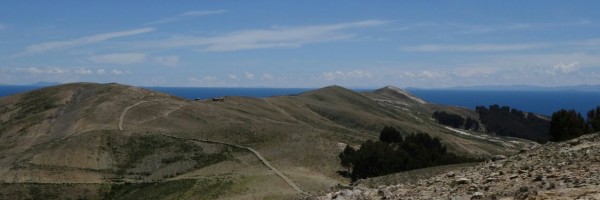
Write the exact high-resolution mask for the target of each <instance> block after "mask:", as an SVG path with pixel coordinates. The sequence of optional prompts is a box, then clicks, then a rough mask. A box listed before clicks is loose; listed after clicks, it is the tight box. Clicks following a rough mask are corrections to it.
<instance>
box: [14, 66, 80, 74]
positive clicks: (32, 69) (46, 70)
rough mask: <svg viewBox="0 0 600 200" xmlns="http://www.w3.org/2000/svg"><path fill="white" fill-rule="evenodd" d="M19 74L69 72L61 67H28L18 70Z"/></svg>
mask: <svg viewBox="0 0 600 200" xmlns="http://www.w3.org/2000/svg"><path fill="white" fill-rule="evenodd" d="M15 71H17V72H25V73H29V74H65V73H68V72H69V70H68V69H65V68H59V67H47V68H38V67H28V68H16V69H15Z"/></svg>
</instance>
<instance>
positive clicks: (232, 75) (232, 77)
mask: <svg viewBox="0 0 600 200" xmlns="http://www.w3.org/2000/svg"><path fill="white" fill-rule="evenodd" d="M227 76H228V77H229V79H231V80H237V79H238V77H237V76H236V75H235V74H229V75H227Z"/></svg>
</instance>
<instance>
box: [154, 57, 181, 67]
mask: <svg viewBox="0 0 600 200" xmlns="http://www.w3.org/2000/svg"><path fill="white" fill-rule="evenodd" d="M154 60H155V61H156V62H158V63H159V64H161V65H164V66H167V67H175V66H177V64H178V63H179V56H162V57H156V58H154Z"/></svg>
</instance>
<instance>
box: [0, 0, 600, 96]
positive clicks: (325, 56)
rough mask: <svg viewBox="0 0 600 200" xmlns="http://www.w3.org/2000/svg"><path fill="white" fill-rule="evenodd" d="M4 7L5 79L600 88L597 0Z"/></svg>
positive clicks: (0, 10)
mask: <svg viewBox="0 0 600 200" xmlns="http://www.w3.org/2000/svg"><path fill="white" fill-rule="evenodd" d="M1 4H2V6H0V83H4V84H28V83H34V82H38V81H47V82H61V83H66V82H82V81H85V82H118V83H123V84H130V85H138V86H190V87H322V86H327V85H334V84H335V85H342V86H346V87H367V88H376V87H382V86H385V85H395V86H398V87H424V88H439V87H451V86H478V85H538V86H562V85H577V84H600V56H599V55H600V12H598V11H597V10H598V8H600V3H597V1H576V2H574V1H427V2H426V1H377V3H372V1H144V3H143V4H142V3H141V2H140V1H126V2H125V1H95V2H93V1H27V2H25V1H4V2H2V3H1Z"/></svg>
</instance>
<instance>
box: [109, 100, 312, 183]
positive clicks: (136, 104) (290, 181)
mask: <svg viewBox="0 0 600 200" xmlns="http://www.w3.org/2000/svg"><path fill="white" fill-rule="evenodd" d="M146 102H148V101H140V102H137V103H135V104H133V105H131V106H128V107H126V108H125V110H123V113H121V116H120V117H119V130H123V118H124V117H125V114H127V111H129V109H131V108H133V107H136V106H138V105H140V104H142V103H146ZM161 135H163V136H165V137H170V138H175V139H182V140H193V141H198V142H205V143H214V144H222V145H227V146H233V147H237V148H241V149H246V150H248V151H250V152H252V153H253V154H254V155H255V156H256V158H258V159H259V160H260V161H261V162H262V163H263V164H264V165H265V166H267V167H268V168H269V169H270V170H271V171H273V172H275V174H276V175H277V176H279V177H281V179H283V181H285V182H286V183H287V184H288V185H290V187H292V188H293V189H294V190H296V191H298V192H300V193H302V194H306V192H304V190H302V188H300V186H298V185H297V184H296V183H294V181H292V179H290V178H289V177H287V176H286V175H285V174H283V173H281V171H279V170H278V169H277V168H275V167H273V165H271V163H269V161H268V160H267V159H265V157H263V156H262V155H261V154H260V153H259V152H258V151H256V150H254V149H253V148H250V147H245V146H240V145H237V144H230V143H225V142H219V141H212V140H205V139H192V138H182V137H176V136H172V135H166V134H161Z"/></svg>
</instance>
